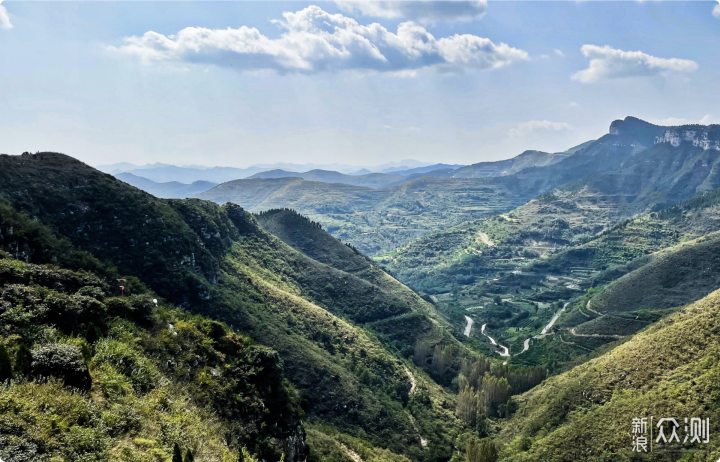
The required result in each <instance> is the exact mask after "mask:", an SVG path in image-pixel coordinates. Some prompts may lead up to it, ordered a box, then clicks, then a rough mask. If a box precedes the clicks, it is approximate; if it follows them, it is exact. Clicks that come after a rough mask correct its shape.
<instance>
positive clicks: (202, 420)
mask: <svg viewBox="0 0 720 462" xmlns="http://www.w3.org/2000/svg"><path fill="white" fill-rule="evenodd" d="M0 221H1V222H2V234H3V239H2V241H3V247H4V248H6V249H7V248H10V249H12V248H13V247H15V248H18V247H19V248H22V247H25V249H26V251H25V252H26V253H25V255H24V258H23V259H24V260H29V261H30V262H43V261H44V260H47V257H48V255H53V253H55V252H57V254H58V255H61V254H66V255H67V254H69V255H73V254H74V255H76V256H78V255H79V256H82V257H84V259H83V260H79V259H77V258H73V259H71V263H72V264H73V265H74V266H75V267H76V270H67V269H61V268H59V267H57V266H55V265H47V264H36V263H26V262H23V261H18V260H15V259H13V258H11V256H10V254H8V253H6V252H4V251H0V318H1V319H2V328H0V363H3V359H2V356H3V353H4V352H7V354H8V355H9V357H10V362H9V363H4V364H2V365H0V374H2V375H3V377H2V380H3V381H5V380H7V379H8V378H11V379H12V380H11V382H10V384H9V385H2V386H0V396H1V399H0V403H1V404H0V408H1V409H2V410H1V411H0V457H2V458H3V459H4V460H8V461H53V462H59V461H68V462H69V461H77V460H84V461H104V460H118V461H151V460H153V461H154V460H169V458H170V457H171V455H172V451H173V446H174V445H179V446H180V447H181V448H182V451H183V453H185V452H187V451H188V450H190V451H192V452H193V453H194V456H195V458H196V460H208V461H222V462H226V461H239V460H251V461H252V460H259V459H261V458H262V459H266V460H279V459H280V458H282V454H285V460H303V459H304V458H305V457H306V454H307V452H308V450H307V447H306V445H305V432H304V430H303V428H302V425H301V419H303V418H304V417H305V414H304V412H303V411H302V409H301V407H300V399H299V396H298V394H297V392H296V391H295V390H294V388H293V387H292V386H291V385H290V384H289V383H288V382H287V380H286V379H284V378H283V366H282V360H281V359H280V358H279V356H278V354H277V353H276V352H275V351H273V350H271V349H269V348H267V347H264V346H260V345H258V344H257V343H255V342H254V341H252V340H251V339H250V338H249V337H247V336H244V335H239V334H236V333H235V332H233V331H232V330H231V329H229V328H228V327H227V326H225V325H223V324H221V323H218V322H216V321H211V320H210V319H207V318H204V317H202V316H195V315H191V314H189V313H188V312H186V311H184V310H180V309H178V308H175V307H173V306H171V305H169V304H166V303H165V302H163V301H162V300H160V303H159V304H158V306H157V307H156V306H155V304H154V303H153V298H157V297H158V296H157V295H156V294H154V293H152V292H151V291H149V290H148V289H147V288H145V286H144V285H142V284H141V283H139V282H138V281H137V279H132V278H130V277H127V279H128V282H126V285H127V286H128V287H127V291H126V295H129V296H126V297H124V298H120V297H116V296H114V294H115V293H116V284H117V281H116V280H115V279H116V278H117V277H118V275H117V273H115V271H114V270H113V269H112V268H104V267H103V265H102V264H100V263H99V262H98V261H97V260H95V259H94V258H92V257H89V256H88V255H87V254H85V253H83V252H78V251H77V250H75V249H74V248H73V247H72V245H71V244H69V243H68V242H67V241H60V240H57V239H55V238H54V236H53V235H52V233H51V232H50V231H49V230H48V229H47V228H45V227H44V226H43V225H41V224H39V223H38V222H37V221H35V220H30V219H29V218H28V217H26V216H24V215H22V214H18V213H15V212H13V211H11V210H10V209H9V207H7V206H6V205H3V207H2V210H0ZM10 230H12V231H10ZM28 249H36V250H37V249H42V251H36V252H28V251H27V250H28ZM50 258H51V259H53V260H56V263H57V260H60V259H56V258H55V256H54V255H53V256H52V257H50ZM83 262H88V263H89V264H87V265H85V264H84V263H83ZM78 267H79V268H80V269H77V268H78ZM83 267H87V268H91V269H96V270H97V269H99V270H100V272H99V273H97V274H96V273H92V272H87V271H86V270H84V269H82V268H83ZM6 364H7V365H6ZM78 391H80V393H78ZM256 457H257V458H256Z"/></svg>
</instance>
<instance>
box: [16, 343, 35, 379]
mask: <svg viewBox="0 0 720 462" xmlns="http://www.w3.org/2000/svg"><path fill="white" fill-rule="evenodd" d="M31 365H32V353H31V352H30V348H28V346H27V345H25V344H24V343H21V344H20V347H19V348H18V351H17V353H16V354H15V372H16V373H18V374H20V375H27V374H29V373H30V366H31Z"/></svg>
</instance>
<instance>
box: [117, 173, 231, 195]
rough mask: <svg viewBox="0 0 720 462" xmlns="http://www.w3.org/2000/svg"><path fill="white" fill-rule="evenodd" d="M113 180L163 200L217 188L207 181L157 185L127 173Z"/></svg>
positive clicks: (120, 174) (119, 174) (172, 182)
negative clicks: (118, 180)
mask: <svg viewBox="0 0 720 462" xmlns="http://www.w3.org/2000/svg"><path fill="white" fill-rule="evenodd" d="M115 178H118V179H120V180H122V181H124V182H125V183H127V184H129V185H132V186H135V187H136V188H138V189H142V190H143V191H145V192H147V193H150V194H152V195H153V196H156V197H161V198H164V199H185V198H187V197H194V196H197V195H198V194H200V193H202V192H205V191H207V190H209V189H212V188H214V187H215V186H217V183H211V182H209V181H195V182H193V183H191V184H185V183H179V182H177V181H171V182H169V183H157V182H155V181H152V180H148V179H147V178H143V177H141V176H137V175H133V174H132V173H127V172H123V173H118V174H117V175H115Z"/></svg>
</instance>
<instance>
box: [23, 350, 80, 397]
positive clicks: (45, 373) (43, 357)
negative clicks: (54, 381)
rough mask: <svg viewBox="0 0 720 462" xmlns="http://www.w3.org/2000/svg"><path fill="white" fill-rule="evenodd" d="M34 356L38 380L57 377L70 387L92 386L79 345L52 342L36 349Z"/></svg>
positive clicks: (35, 374) (34, 366) (33, 361)
mask: <svg viewBox="0 0 720 462" xmlns="http://www.w3.org/2000/svg"><path fill="white" fill-rule="evenodd" d="M32 358H33V359H32V364H31V370H32V374H33V375H34V376H35V377H36V378H37V379H38V380H40V381H45V380H47V379H48V378H50V377H56V378H58V379H61V380H62V381H63V382H64V383H65V385H66V386H69V387H74V388H79V389H81V390H88V389H89V388H90V374H89V373H88V368H87V366H86V365H85V361H84V359H83V355H82V353H81V352H80V349H79V348H78V347H76V346H72V345H62V344H57V343H50V344H47V345H43V346H41V347H39V348H36V349H34V350H33V352H32Z"/></svg>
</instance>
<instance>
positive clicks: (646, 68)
mask: <svg viewBox="0 0 720 462" xmlns="http://www.w3.org/2000/svg"><path fill="white" fill-rule="evenodd" d="M581 50H582V52H583V54H584V55H585V56H586V57H587V58H589V59H590V66H589V67H588V68H587V69H585V70H582V71H580V72H577V73H576V74H574V75H573V76H572V79H573V80H577V81H579V82H582V83H590V82H598V81H601V80H607V79H617V78H623V77H642V76H654V75H665V74H669V73H676V72H692V71H695V70H697V68H698V65H697V63H696V62H695V61H690V60H688V59H678V58H671V59H665V58H657V57H655V56H650V55H648V54H645V53H643V52H641V51H622V50H616V49H614V48H611V47H609V46H607V45H606V46H604V47H599V46H596V45H583V46H582V48H581Z"/></svg>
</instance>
